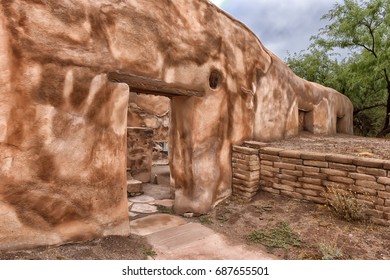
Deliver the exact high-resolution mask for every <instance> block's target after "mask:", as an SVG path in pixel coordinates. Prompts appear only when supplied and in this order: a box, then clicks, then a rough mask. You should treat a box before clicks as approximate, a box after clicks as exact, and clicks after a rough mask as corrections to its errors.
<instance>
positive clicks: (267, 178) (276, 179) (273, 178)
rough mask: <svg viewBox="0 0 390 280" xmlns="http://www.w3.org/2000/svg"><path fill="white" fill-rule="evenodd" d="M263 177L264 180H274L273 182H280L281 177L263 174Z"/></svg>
mask: <svg viewBox="0 0 390 280" xmlns="http://www.w3.org/2000/svg"><path fill="white" fill-rule="evenodd" d="M261 179H262V180H264V181H267V182H272V183H276V184H277V183H279V178H277V177H273V176H272V177H269V176H262V177H261Z"/></svg>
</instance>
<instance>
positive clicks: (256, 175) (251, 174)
mask: <svg viewBox="0 0 390 280" xmlns="http://www.w3.org/2000/svg"><path fill="white" fill-rule="evenodd" d="M233 174H241V175H244V176H247V177H248V178H249V179H250V180H252V179H255V178H259V176H260V171H259V170H257V171H249V170H242V169H239V168H233Z"/></svg>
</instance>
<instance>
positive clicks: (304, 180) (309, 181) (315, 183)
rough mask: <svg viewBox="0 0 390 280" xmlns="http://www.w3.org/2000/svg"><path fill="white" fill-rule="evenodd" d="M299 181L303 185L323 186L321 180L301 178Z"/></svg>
mask: <svg viewBox="0 0 390 280" xmlns="http://www.w3.org/2000/svg"><path fill="white" fill-rule="evenodd" d="M298 181H299V182H303V183H308V184H313V185H321V184H322V180H321V179H316V178H310V177H300V178H298Z"/></svg>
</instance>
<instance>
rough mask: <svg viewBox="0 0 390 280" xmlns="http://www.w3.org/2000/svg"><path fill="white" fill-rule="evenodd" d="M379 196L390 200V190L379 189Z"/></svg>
mask: <svg viewBox="0 0 390 280" xmlns="http://www.w3.org/2000/svg"><path fill="white" fill-rule="evenodd" d="M378 196H379V197H381V198H384V199H387V200H389V199H390V193H389V192H382V191H378Z"/></svg>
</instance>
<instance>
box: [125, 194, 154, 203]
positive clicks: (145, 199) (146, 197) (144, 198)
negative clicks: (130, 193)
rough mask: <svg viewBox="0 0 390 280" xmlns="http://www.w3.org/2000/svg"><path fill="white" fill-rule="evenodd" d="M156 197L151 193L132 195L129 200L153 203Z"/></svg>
mask: <svg viewBox="0 0 390 280" xmlns="http://www.w3.org/2000/svg"><path fill="white" fill-rule="evenodd" d="M154 200H155V199H154V198H153V197H152V196H150V195H140V196H135V197H130V198H129V199H128V201H130V202H135V203H151V202H153V201H154Z"/></svg>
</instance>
